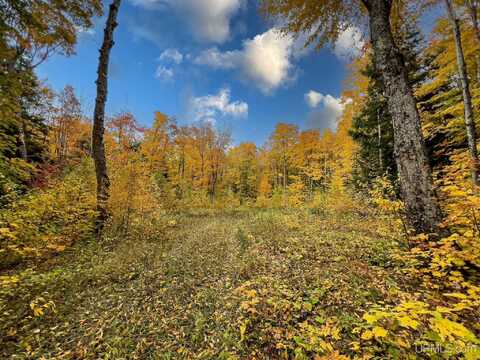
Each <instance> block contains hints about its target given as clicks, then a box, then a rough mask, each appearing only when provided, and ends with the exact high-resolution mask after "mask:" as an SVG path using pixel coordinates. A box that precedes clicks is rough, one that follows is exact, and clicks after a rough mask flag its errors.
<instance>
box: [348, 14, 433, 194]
mask: <svg viewBox="0 0 480 360" xmlns="http://www.w3.org/2000/svg"><path fill="white" fill-rule="evenodd" d="M396 41H397V43H398V44H399V48H400V50H401V52H402V55H403V58H404V61H405V64H406V67H407V70H408V75H409V78H408V81H409V85H410V86H411V87H412V88H413V89H414V90H415V89H417V88H418V86H419V84H421V83H422V82H423V81H424V79H425V76H426V71H425V69H424V66H423V62H422V60H421V58H420V56H419V54H420V52H421V49H422V48H423V38H422V34H421V33H420V31H419V30H418V29H417V28H416V26H415V25H412V24H411V23H408V24H405V25H404V29H401V31H399V32H398V35H397V39H396ZM363 74H364V75H365V76H366V77H367V78H368V79H369V86H368V93H367V97H366V101H365V105H364V107H363V109H362V111H361V112H360V113H359V114H358V116H355V117H354V118H353V121H352V128H351V129H350V131H349V133H350V136H351V137H352V138H353V139H354V140H355V141H356V142H357V143H358V145H359V150H358V153H357V157H356V161H355V164H354V170H353V176H354V181H355V182H356V183H357V185H360V186H362V185H368V184H369V183H371V181H372V180H373V179H374V178H376V177H380V176H384V175H385V176H387V177H388V178H389V179H390V180H391V181H392V182H395V181H396V179H397V167H396V164H395V158H394V135H393V126H392V117H391V115H390V112H389V110H388V103H387V99H386V97H385V95H384V94H385V86H384V83H383V80H382V75H381V73H380V71H379V70H378V67H377V66H375V63H374V61H373V60H372V61H371V62H370V64H369V65H368V66H367V67H366V69H365V70H364V72H363Z"/></svg>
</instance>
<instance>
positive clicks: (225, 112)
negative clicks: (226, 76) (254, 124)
mask: <svg viewBox="0 0 480 360" xmlns="http://www.w3.org/2000/svg"><path fill="white" fill-rule="evenodd" d="M188 112H189V117H190V118H191V119H192V120H193V121H207V122H212V123H214V122H215V120H216V118H217V117H219V116H220V117H224V116H231V117H235V118H242V117H246V116H247V115H248V104H247V103H246V102H243V101H231V100H230V89H228V88H223V89H221V90H220V91H219V92H218V94H215V95H206V96H200V97H192V98H190V100H189V102H188Z"/></svg>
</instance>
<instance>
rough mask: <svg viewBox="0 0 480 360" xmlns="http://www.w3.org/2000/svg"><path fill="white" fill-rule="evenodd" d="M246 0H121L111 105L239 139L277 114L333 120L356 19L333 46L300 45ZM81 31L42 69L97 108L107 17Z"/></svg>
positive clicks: (265, 132) (308, 121)
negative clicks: (70, 50)
mask: <svg viewBox="0 0 480 360" xmlns="http://www.w3.org/2000/svg"><path fill="white" fill-rule="evenodd" d="M255 3H256V2H255V1H252V0H123V3H122V7H121V10H120V15H119V27H118V28H117V30H116V33H115V40H116V43H115V46H114V48H113V50H112V57H111V65H110V83H109V96H108V103H107V113H108V114H109V115H114V114H116V113H119V112H121V111H130V112H132V113H133V114H134V115H135V117H136V118H137V120H138V121H139V122H140V123H141V124H143V125H149V124H151V121H152V119H153V112H154V111H157V110H158V111H162V112H164V113H166V114H168V115H171V116H176V117H177V119H178V121H179V123H181V124H188V123H193V122H195V121H214V122H215V123H216V124H217V126H218V127H228V128H230V129H231V130H232V135H233V138H234V142H235V143H239V142H242V141H254V142H256V143H257V144H262V143H263V142H264V141H265V140H266V139H267V138H268V136H269V135H270V133H271V132H272V131H273V128H274V126H275V124H276V123H277V122H280V121H281V122H289V123H295V124H298V125H299V126H300V128H302V129H305V128H309V127H318V128H327V127H328V128H334V127H335V119H336V118H338V116H339V114H341V111H342V104H341V103H340V99H339V97H340V93H341V89H342V82H343V80H344V78H345V76H346V69H345V65H346V64H347V63H348V58H349V57H350V56H351V55H352V54H354V53H355V52H356V51H357V47H358V46H361V45H362V40H361V39H360V37H359V33H358V32H357V30H356V29H350V30H349V31H347V32H346V33H344V34H342V37H341V39H340V41H339V43H338V44H337V48H336V50H333V49H323V50H321V51H319V52H318V51H314V50H312V49H303V47H302V41H301V40H295V39H292V38H289V37H285V36H281V35H280V34H279V33H278V31H277V30H276V27H275V24H273V23H272V22H271V21H270V22H269V21H267V20H265V19H264V18H262V16H261V15H259V13H258V9H257V8H256V5H255ZM95 24H96V25H95V27H94V28H93V29H89V30H83V31H81V34H80V36H79V43H78V45H77V51H76V55H74V56H71V57H68V58H67V57H62V56H54V57H52V58H50V59H49V60H48V61H46V62H45V63H44V64H42V65H41V66H40V67H39V69H38V74H39V76H40V78H41V79H44V80H46V81H47V83H48V84H50V85H51V86H52V87H53V88H54V89H55V90H60V89H62V88H63V87H64V86H65V85H67V84H70V85H72V86H74V88H75V89H76V92H77V95H78V96H79V98H80V99H81V101H82V103H83V108H84V111H85V113H86V115H90V114H92V113H93V103H94V98H95V83H94V82H95V78H96V67H97V61H98V59H97V57H98V48H99V47H100V44H101V41H102V35H103V26H104V18H101V19H96V21H95Z"/></svg>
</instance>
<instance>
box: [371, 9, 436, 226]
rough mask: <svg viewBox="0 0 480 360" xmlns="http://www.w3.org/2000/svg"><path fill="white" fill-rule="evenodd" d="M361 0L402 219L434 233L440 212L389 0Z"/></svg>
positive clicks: (418, 116)
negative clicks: (390, 134)
mask: <svg viewBox="0 0 480 360" xmlns="http://www.w3.org/2000/svg"><path fill="white" fill-rule="evenodd" d="M363 3H364V4H365V6H366V7H367V9H368V12H369V19H370V36H371V40H372V44H373V51H374V61H375V65H376V66H377V68H378V69H379V70H380V72H381V74H382V77H383V80H384V83H385V90H386V95H387V96H386V97H387V101H388V109H389V111H390V114H391V115H392V123H393V129H394V151H395V161H396V163H397V167H398V173H399V178H400V188H401V192H402V197H403V201H404V203H405V210H406V219H407V221H408V225H409V226H410V227H411V228H412V229H413V230H414V231H415V232H416V233H432V232H436V231H437V230H438V224H439V223H440V221H441V219H442V214H441V211H440V207H439V205H438V202H437V199H436V195H435V192H434V188H433V181H432V171H431V168H430V166H429V163H428V158H427V152H426V148H425V143H424V139H423V134H422V129H421V123H420V115H419V113H418V109H417V104H416V100H415V98H414V96H413V92H412V89H411V87H410V85H409V83H408V76H407V70H406V67H405V62H404V60H403V57H402V56H401V54H400V51H399V49H398V47H397V46H396V44H395V42H394V39H393V35H392V30H391V26H390V12H391V7H392V1H391V0H363Z"/></svg>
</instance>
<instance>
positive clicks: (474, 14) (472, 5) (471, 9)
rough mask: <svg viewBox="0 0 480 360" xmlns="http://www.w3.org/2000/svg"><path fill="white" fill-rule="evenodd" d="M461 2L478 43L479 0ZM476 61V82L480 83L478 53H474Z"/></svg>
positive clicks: (479, 37) (479, 36) (479, 27)
mask: <svg viewBox="0 0 480 360" xmlns="http://www.w3.org/2000/svg"><path fill="white" fill-rule="evenodd" d="M463 4H464V5H465V7H466V8H467V11H468V15H469V17H470V21H471V23H472V27H473V31H474V33H475V38H476V39H477V44H478V45H480V26H479V25H478V9H479V7H480V2H479V1H478V0H463ZM476 63H477V64H476V65H477V83H480V55H478V54H477V55H476Z"/></svg>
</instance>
